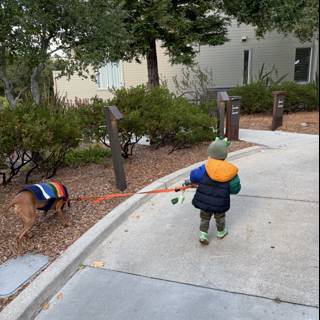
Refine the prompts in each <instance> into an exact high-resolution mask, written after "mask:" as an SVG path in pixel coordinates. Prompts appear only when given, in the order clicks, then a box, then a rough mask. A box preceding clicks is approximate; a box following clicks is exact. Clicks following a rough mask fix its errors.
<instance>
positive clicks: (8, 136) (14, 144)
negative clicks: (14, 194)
mask: <svg viewBox="0 0 320 320" xmlns="http://www.w3.org/2000/svg"><path fill="white" fill-rule="evenodd" d="M0 128H1V129H0V137H1V138H0V154H1V156H0V158H1V159H5V163H4V164H6V169H7V170H6V171H8V172H9V173H7V176H3V178H4V183H8V182H9V181H10V180H11V179H12V178H13V177H14V176H15V175H17V174H18V173H19V172H20V170H21V169H22V168H25V167H26V166H27V165H29V167H28V171H27V172H26V181H28V179H29V177H30V175H31V173H32V172H33V171H34V170H36V169H38V170H41V171H43V172H44V173H45V177H47V178H50V177H52V176H53V175H55V174H56V171H57V169H58V168H59V167H60V166H61V165H62V164H63V161H64V158H65V155H66V153H67V152H68V151H69V150H71V149H73V148H76V147H77V146H78V145H79V142H80V138H81V130H80V129H81V128H80V122H79V117H78V115H77V113H76V112H75V111H74V110H72V109H63V108H59V109H57V108H52V107H50V106H48V105H40V106H35V105H33V104H28V103H25V104H21V105H19V106H17V107H16V108H15V109H3V110H0ZM2 162H3V160H2Z"/></svg>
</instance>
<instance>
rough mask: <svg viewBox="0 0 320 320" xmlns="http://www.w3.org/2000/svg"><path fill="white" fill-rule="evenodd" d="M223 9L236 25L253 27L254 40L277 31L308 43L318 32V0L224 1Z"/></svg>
mask: <svg viewBox="0 0 320 320" xmlns="http://www.w3.org/2000/svg"><path fill="white" fill-rule="evenodd" d="M224 6H225V12H226V13H227V14H229V15H231V16H233V17H235V18H236V19H237V20H238V22H240V23H246V24H252V25H255V26H257V34H258V36H263V35H264V34H265V33H266V32H267V31H272V30H277V31H279V32H281V33H289V32H293V33H295V34H296V36H297V37H298V38H299V39H300V40H302V41H308V40H311V39H312V37H313V36H314V34H315V33H317V32H319V2H318V0H241V1H238V0H228V1H224Z"/></svg>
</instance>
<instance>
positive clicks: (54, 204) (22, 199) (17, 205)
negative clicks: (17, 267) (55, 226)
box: [8, 182, 70, 246]
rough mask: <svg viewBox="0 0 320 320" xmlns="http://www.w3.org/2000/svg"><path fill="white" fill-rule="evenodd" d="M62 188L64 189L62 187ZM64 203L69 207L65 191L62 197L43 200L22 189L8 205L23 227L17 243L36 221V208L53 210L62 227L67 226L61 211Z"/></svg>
mask: <svg viewBox="0 0 320 320" xmlns="http://www.w3.org/2000/svg"><path fill="white" fill-rule="evenodd" d="M54 184H55V185H57V186H61V187H63V186H62V185H61V184H58V183H56V182H54ZM37 186H40V185H37ZM51 187H52V186H51ZM63 188H64V187H63ZM61 190H62V189H61ZM64 190H66V189H65V188H64ZM46 195H47V194H46ZM66 204H68V206H69V207H70V201H69V199H68V194H67V191H66V194H65V195H64V197H61V198H60V197H57V198H53V199H45V200H42V199H40V200H39V197H37V194H34V193H33V192H31V191H30V190H27V189H24V190H22V191H21V192H19V193H18V194H17V195H16V196H15V198H14V199H13V201H12V202H11V203H10V205H9V206H8V209H9V208H11V207H14V209H15V212H16V213H17V214H18V215H19V217H20V219H21V220H22V223H23V229H22V231H21V232H20V234H19V236H18V237H17V242H18V245H19V246H20V242H21V240H22V238H23V237H24V236H25V235H26V234H27V233H28V232H29V231H30V230H31V229H32V227H33V225H34V223H35V221H36V217H37V210H44V211H45V212H47V211H49V210H55V214H56V215H57V217H58V219H59V221H60V222H61V224H62V225H63V226H64V227H68V223H67V221H66V218H65V216H64V213H63V209H64V207H65V205H66ZM44 208H45V209H44Z"/></svg>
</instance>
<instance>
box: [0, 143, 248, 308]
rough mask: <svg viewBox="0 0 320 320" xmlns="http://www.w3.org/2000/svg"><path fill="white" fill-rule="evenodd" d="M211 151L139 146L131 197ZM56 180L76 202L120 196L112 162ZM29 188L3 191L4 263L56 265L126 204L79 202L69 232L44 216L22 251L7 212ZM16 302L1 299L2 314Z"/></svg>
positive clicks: (0, 231)
mask: <svg viewBox="0 0 320 320" xmlns="http://www.w3.org/2000/svg"><path fill="white" fill-rule="evenodd" d="M249 146H252V144H250V143H247V142H243V141H239V142H233V143H232V144H231V146H230V152H231V151H235V150H239V149H243V148H246V147H249ZM207 147H208V143H204V144H200V145H197V146H194V147H192V148H190V149H184V150H178V151H176V152H174V153H172V154H168V151H169V149H167V148H161V149H158V150H152V149H151V148H150V147H145V146H138V147H137V149H136V150H135V153H134V155H133V157H132V158H130V159H129V160H126V164H125V167H126V174H127V182H128V192H137V191H138V190H140V189H141V188H143V187H144V186H146V185H148V184H150V183H152V182H153V181H155V180H157V179H159V178H161V177H163V176H165V175H167V174H170V173H172V172H174V171H176V170H179V169H181V168H184V167H187V166H189V165H192V164H194V163H196V162H199V161H202V160H205V159H206V157H207ZM56 179H57V180H59V181H61V182H62V183H63V184H65V185H66V186H67V187H68V190H69V192H70V195H71V197H73V198H74V197H77V196H80V195H88V196H89V195H90V196H95V195H106V194H110V193H115V192H116V193H117V192H118V191H117V190H116V188H115V186H114V176H113V169H112V165H111V160H110V159H108V160H107V162H106V163H105V164H104V165H88V166H84V167H81V168H74V169H72V168H64V169H61V170H60V171H59V172H58V176H57V177H56ZM34 182H39V181H36V180H35V181H34ZM23 185H24V181H23V177H17V178H16V179H15V180H14V181H13V183H11V184H10V185H9V186H6V187H2V186H0V204H1V208H0V264H1V263H3V262H5V261H7V260H8V259H10V258H14V257H16V256H18V255H22V254H25V253H27V252H32V253H38V254H44V255H47V256H49V258H50V261H53V260H54V259H55V258H57V257H58V256H59V255H60V254H61V253H63V252H64V251H65V250H66V249H67V248H68V247H69V246H70V245H71V244H72V243H74V242H75V241H76V240H77V239H78V238H79V237H80V236H81V235H82V234H83V233H85V232H86V231H87V230H88V229H89V228H90V227H92V226H93V225H94V224H95V223H96V222H97V221H99V220H100V219H102V218H103V217H104V216H105V215H106V214H108V212H110V211H111V210H112V209H113V208H114V207H116V206H117V205H118V204H120V203H121V202H122V201H124V200H125V199H117V200H111V201H105V202H103V203H101V204H99V205H96V206H93V205H92V204H90V203H86V202H73V203H72V206H71V208H70V209H67V214H66V216H67V218H68V221H69V224H70V226H69V227H68V228H63V227H62V226H61V225H60V224H59V222H58V221H57V219H56V218H55V217H54V216H53V215H52V214H50V213H49V214H48V215H47V216H46V217H43V216H41V214H39V216H38V221H37V222H36V224H35V226H34V227H33V229H32V237H31V238H27V239H25V240H24V241H23V243H22V248H21V249H20V250H19V249H18V248H17V245H16V236H17V234H18V233H19V231H20V230H21V228H22V224H21V222H20V220H19V218H18V216H17V215H16V214H15V213H14V211H13V210H10V211H9V212H5V207H6V205H7V204H8V203H9V202H10V201H11V199H12V198H13V197H14V195H15V194H16V192H17V191H19V190H20V189H21V188H22V187H23ZM13 298H14V297H11V298H9V299H0V311H1V310H2V308H3V307H4V306H5V305H6V304H7V303H9V302H10V301H11V300H12V299H13Z"/></svg>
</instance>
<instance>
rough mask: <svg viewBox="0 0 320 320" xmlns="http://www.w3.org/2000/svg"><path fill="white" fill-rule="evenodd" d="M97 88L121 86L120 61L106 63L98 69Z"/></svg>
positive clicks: (106, 88)
mask: <svg viewBox="0 0 320 320" xmlns="http://www.w3.org/2000/svg"><path fill="white" fill-rule="evenodd" d="M97 84H98V87H99V89H101V90H108V89H113V88H114V89H118V88H120V87H122V86H123V74H122V65H121V63H111V62H110V63H107V64H106V65H105V66H103V67H102V68H100V69H99V72H98V75H97Z"/></svg>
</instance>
